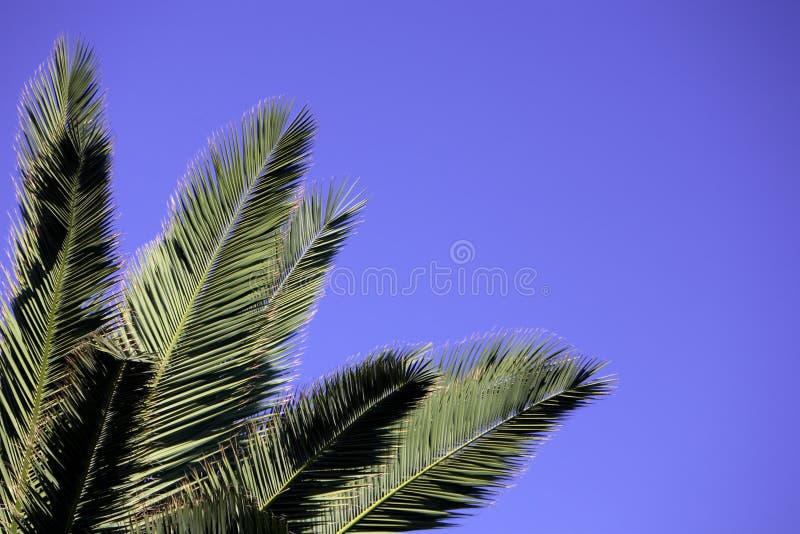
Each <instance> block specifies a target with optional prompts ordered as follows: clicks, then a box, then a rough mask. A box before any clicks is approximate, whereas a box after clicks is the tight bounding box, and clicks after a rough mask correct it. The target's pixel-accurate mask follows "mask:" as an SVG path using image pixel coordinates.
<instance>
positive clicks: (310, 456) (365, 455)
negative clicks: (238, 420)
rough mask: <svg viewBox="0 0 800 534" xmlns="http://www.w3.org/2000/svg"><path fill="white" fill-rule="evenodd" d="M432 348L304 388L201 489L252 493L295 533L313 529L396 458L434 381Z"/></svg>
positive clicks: (384, 356) (381, 357) (374, 360)
mask: <svg viewBox="0 0 800 534" xmlns="http://www.w3.org/2000/svg"><path fill="white" fill-rule="evenodd" d="M427 349H428V348H427V347H419V348H417V349H392V348H388V349H382V350H380V351H378V352H376V353H373V354H372V355H370V356H369V357H367V358H366V359H365V360H364V361H362V362H360V363H358V364H356V365H355V366H353V367H350V368H348V369H345V370H342V371H339V372H337V373H335V374H333V375H331V376H329V377H327V378H325V379H323V380H321V381H319V382H317V383H316V384H314V385H312V386H311V387H309V388H306V389H304V390H303V391H301V392H300V393H299V394H298V395H297V396H296V397H295V398H294V399H293V400H292V401H291V402H289V403H288V404H286V405H285V406H284V407H283V409H282V410H281V412H280V413H278V414H276V415H275V416H273V417H272V418H271V419H269V420H267V422H266V423H264V425H263V426H261V427H257V428H254V429H253V430H252V431H251V433H250V434H249V436H248V437H247V438H245V439H243V440H242V442H241V444H240V446H239V450H238V454H237V455H236V456H234V455H231V454H225V455H223V457H222V459H221V461H218V462H215V463H212V464H211V465H210V466H209V468H208V469H207V470H206V472H205V473H203V474H202V476H201V477H199V478H198V479H197V484H198V485H199V486H201V487H202V488H203V491H205V492H206V493H211V494H213V493H215V492H218V491H222V490H224V489H225V488H233V489H234V490H235V491H238V492H244V493H246V494H248V495H252V496H253V498H254V500H255V503H256V504H257V505H258V506H259V507H260V508H261V509H266V510H269V511H271V512H272V513H274V514H277V515H280V516H283V517H286V518H287V519H288V520H289V523H290V529H291V530H292V531H293V532H305V531H308V529H309V528H313V527H314V526H315V525H316V524H317V523H318V521H319V520H320V518H319V517H318V513H319V512H320V510H321V509H322V508H323V503H327V504H330V503H332V502H339V501H341V496H340V495H339V494H338V493H339V492H340V491H341V490H342V489H343V488H344V486H345V485H346V484H347V483H348V482H349V481H350V480H351V479H352V478H353V477H355V476H357V475H360V474H363V473H364V471H365V469H366V468H368V467H370V466H373V465H376V464H378V463H379V462H381V461H384V460H385V459H386V458H387V457H388V456H391V454H392V451H393V450H394V446H395V444H396V442H397V440H398V436H397V432H398V429H399V425H400V423H401V422H402V421H403V419H404V418H405V417H406V416H407V415H408V413H409V412H410V410H412V409H413V408H414V407H415V406H417V404H418V403H419V402H420V401H421V400H422V399H424V398H425V396H427V395H428V394H429V393H430V391H431V388H432V387H433V384H434V382H435V374H434V373H433V372H432V371H431V369H430V366H429V362H427V361H426V360H424V359H421V356H422V355H423V354H424V353H425V352H426V351H427Z"/></svg>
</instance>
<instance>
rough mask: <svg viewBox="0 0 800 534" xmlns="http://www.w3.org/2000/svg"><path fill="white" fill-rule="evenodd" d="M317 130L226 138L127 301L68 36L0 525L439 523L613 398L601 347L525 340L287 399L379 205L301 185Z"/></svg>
mask: <svg viewBox="0 0 800 534" xmlns="http://www.w3.org/2000/svg"><path fill="white" fill-rule="evenodd" d="M315 131H316V125H315V121H314V120H313V118H312V117H311V115H310V113H309V112H308V111H307V110H305V109H304V110H301V111H300V112H299V113H297V114H296V115H293V113H292V110H291V106H289V105H288V104H286V103H283V102H281V101H277V100H276V101H269V102H265V103H263V104H261V105H259V106H257V107H256V108H254V109H253V110H252V111H251V112H249V113H247V114H246V115H245V116H244V118H243V120H242V124H241V127H240V128H238V129H235V128H230V129H228V130H226V131H224V132H223V133H221V134H220V135H218V136H216V137H215V138H214V139H212V140H211V141H210V142H209V144H208V147H207V149H206V151H205V152H203V153H202V154H201V155H200V156H199V157H198V158H197V160H196V161H195V162H194V163H193V164H192V165H191V166H190V168H189V171H188V174H187V176H186V177H185V179H184V181H183V182H182V184H181V186H180V187H179V190H178V192H177V194H176V195H175V197H174V198H173V201H172V207H171V211H170V215H169V217H168V220H167V222H166V224H165V225H164V228H163V232H162V234H161V236H160V237H159V238H158V239H156V240H155V241H154V242H153V243H151V244H150V245H148V246H146V247H145V248H144V249H143V250H142V251H141V252H140V253H139V254H138V255H137V257H136V260H135V262H134V264H133V267H132V268H131V270H130V272H129V277H128V279H127V281H126V284H125V285H124V288H123V291H122V292H121V293H117V292H115V289H116V284H117V281H118V278H117V271H118V264H119V262H118V257H117V252H116V238H115V236H114V234H113V232H112V223H111V221H112V217H111V215H112V202H111V194H110V187H109V170H110V159H111V142H110V137H109V134H108V132H107V130H106V126H105V119H104V115H103V99H102V96H101V94H100V92H99V89H98V84H97V79H96V65H95V60H94V56H93V54H92V52H91V51H90V49H88V48H87V47H85V46H83V45H80V44H79V45H78V46H76V47H74V49H73V50H70V49H69V47H68V46H67V45H66V43H65V42H64V41H63V40H60V41H58V42H57V44H56V47H55V50H54V52H53V57H52V59H51V60H50V62H49V63H48V64H47V65H46V66H45V67H44V68H43V69H41V71H40V72H39V73H38V74H37V75H36V76H35V77H34V78H33V79H32V80H31V81H30V83H29V85H28V87H27V89H26V91H25V93H24V95H23V98H22V102H21V105H20V132H19V135H18V141H17V151H18V166H19V175H20V180H19V184H18V188H17V197H18V201H19V213H18V217H17V219H16V220H15V221H14V224H13V228H12V236H11V248H12V250H11V260H12V263H11V269H10V272H8V273H3V274H4V275H5V280H6V286H7V288H6V289H7V291H6V292H5V294H4V295H3V299H2V302H1V303H0V530H2V531H3V532H6V531H10V532H94V531H111V532H118V531H131V532H138V533H162V532H163V533H178V532H208V533H223V532H263V533H278V534H284V533H286V534H288V532H290V531H291V532H295V533H302V532H337V533H340V532H347V531H358V532H366V531H382V532H387V531H406V530H417V529H426V528H439V527H443V526H447V525H449V524H451V523H452V521H453V519H455V518H457V517H459V516H460V515H463V514H464V513H466V512H467V511H468V510H469V509H470V508H474V507H478V506H482V505H484V504H486V503H487V502H489V500H490V499H491V498H492V497H493V495H494V494H495V492H496V491H497V490H498V489H499V488H501V487H503V486H504V485H505V484H506V483H507V482H508V480H509V479H510V478H511V477H513V476H514V475H515V474H517V473H518V472H519V471H520V470H521V469H522V468H523V467H524V463H525V460H526V458H528V457H529V456H530V455H531V454H533V452H535V450H536V447H537V445H538V444H539V443H540V442H541V441H543V440H545V439H547V437H548V436H549V435H550V434H552V432H553V431H554V430H555V429H556V428H557V427H558V425H559V423H560V422H561V421H562V420H563V419H564V418H565V417H566V416H567V415H568V414H569V413H571V412H572V411H573V410H575V409H576V408H578V407H580V406H582V405H584V404H586V403H588V402H590V401H592V400H593V399H595V398H597V397H600V396H602V395H605V394H606V393H608V392H609V390H610V388H611V384H610V381H609V379H608V378H603V377H598V372H599V370H600V368H601V367H602V366H603V364H602V363H601V362H598V361H596V360H592V359H589V358H585V357H582V356H581V355H579V354H577V353H575V352H574V351H573V350H572V349H571V348H569V347H568V346H566V345H564V344H562V343H561V342H560V341H558V340H556V339H554V338H552V337H550V336H547V335H539V334H535V333H508V334H495V335H490V336H486V337H484V338H480V339H476V340H472V341H466V342H463V343H461V344H457V345H455V346H453V347H447V348H445V349H444V350H442V351H441V352H439V353H438V354H437V353H435V352H433V351H432V350H431V349H430V347H429V346H427V345H426V346H419V347H408V348H394V347H388V348H384V349H380V350H377V351H375V352H373V353H372V354H370V355H369V356H368V357H367V358H366V359H364V360H363V361H361V362H358V363H356V364H353V365H352V366H350V367H347V368H344V369H341V370H339V371H338V372H335V373H333V374H331V375H330V376H328V377H325V378H323V379H321V380H320V381H318V382H316V383H314V384H312V385H311V386H309V387H307V388H305V389H301V390H296V391H295V392H294V393H292V394H288V393H287V385H286V383H287V381H288V379H289V376H288V375H289V371H290V369H291V367H292V365H293V364H294V361H295V356H296V354H297V352H298V346H299V344H300V341H301V339H302V336H301V332H302V330H303V328H304V326H305V325H306V324H307V322H308V321H309V319H310V318H311V316H312V315H313V312H314V307H315V303H316V301H317V299H318V298H319V297H320V296H321V294H322V290H323V285H324V282H325V276H326V274H327V273H328V272H329V270H330V269H331V267H332V264H333V261H334V259H335V257H336V255H337V253H338V252H339V250H340V249H341V247H342V245H343V243H344V241H345V240H346V238H347V237H348V236H349V235H350V234H351V233H352V231H353V229H354V227H355V225H356V222H357V219H358V216H359V213H360V211H361V209H362V207H363V205H364V201H363V200H362V199H361V198H359V196H358V195H354V194H353V189H352V187H348V186H344V185H342V186H333V185H332V186H330V188H328V189H327V190H324V189H322V188H318V187H312V188H311V189H310V190H309V191H305V190H304V188H303V185H302V181H301V180H302V177H303V175H304V174H305V172H306V170H307V168H308V166H309V158H310V150H311V144H312V140H313V137H314V135H315ZM112 302H113V305H112Z"/></svg>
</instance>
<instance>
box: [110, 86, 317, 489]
mask: <svg viewBox="0 0 800 534" xmlns="http://www.w3.org/2000/svg"><path fill="white" fill-rule="evenodd" d="M290 114H291V110H290V108H289V107H288V106H287V105H284V104H281V103H279V102H268V103H265V104H262V105H260V106H258V107H257V108H256V109H254V110H253V111H252V112H251V113H248V114H247V115H246V116H245V117H244V119H243V122H242V127H241V130H240V131H239V132H237V131H235V130H233V129H231V130H229V131H228V132H227V133H225V134H222V135H221V136H219V137H218V138H217V139H216V140H212V141H211V142H210V143H209V147H208V150H207V153H206V154H204V155H203V156H201V157H200V158H198V160H197V161H196V162H195V164H194V165H193V166H192V167H191V169H190V171H189V174H188V176H187V178H186V180H185V182H184V184H183V185H182V187H181V189H180V191H179V192H178V194H177V195H176V196H175V197H174V199H173V211H172V214H171V216H170V219H169V222H168V223H167V226H166V227H165V230H164V234H163V236H162V237H161V238H160V239H159V240H157V241H156V242H155V243H153V244H151V245H150V246H148V247H146V249H145V250H144V251H143V252H142V253H140V255H139V256H138V261H137V263H136V265H135V266H134V267H133V269H132V274H131V276H130V277H129V280H128V284H127V289H126V303H127V311H128V314H127V317H129V318H130V321H129V324H130V336H131V338H132V339H133V340H134V342H135V344H136V345H137V346H138V348H139V350H141V351H142V352H145V353H148V354H152V355H153V357H154V360H155V369H154V372H153V376H152V378H151V379H150V381H149V382H148V384H147V393H146V395H145V397H144V399H142V401H141V403H140V404H139V405H138V409H139V417H140V418H142V419H146V427H144V428H145V431H144V432H143V433H142V434H141V436H139V437H138V438H137V440H136V442H135V443H134V444H133V446H132V449H133V450H134V451H135V452H136V453H137V456H138V458H137V463H138V465H139V466H140V467H138V468H137V469H136V471H135V472H134V473H132V477H131V479H130V481H131V482H132V483H133V484H135V485H136V491H137V493H138V495H137V499H148V498H151V497H153V496H154V495H155V494H156V493H157V492H159V491H160V490H163V489H164V488H167V487H170V486H172V485H174V484H175V483H176V482H177V481H179V480H180V479H181V478H182V477H183V475H184V474H185V472H186V470H187V469H188V467H189V466H190V465H191V464H192V462H196V461H198V460H200V459H201V458H203V457H204V456H205V455H207V454H208V453H210V452H212V451H213V450H215V449H216V448H217V444H218V442H219V441H220V440H222V439H224V438H225V437H226V436H230V435H232V434H233V433H235V432H236V430H235V425H236V424H238V422H239V421H241V420H243V419H244V418H245V417H247V416H249V415H252V414H253V413H255V412H257V411H258V410H260V409H262V408H263V407H264V406H265V405H264V402H265V400H266V399H265V396H266V394H267V393H268V392H276V391H278V390H279V389H280V387H281V385H282V384H283V383H284V382H285V380H286V376H285V375H286V368H287V365H286V362H285V361H284V355H282V354H278V355H270V354H266V355H265V353H264V352H263V351H262V350H260V349H261V347H262V339H261V337H262V332H263V328H264V325H265V323H266V316H265V314H264V313H263V312H262V310H261V309H260V308H261V305H262V301H261V295H260V292H259V291H255V290H254V284H257V283H258V280H259V279H261V278H263V277H265V276H266V273H268V272H269V271H270V269H272V268H273V266H272V265H271V264H270V261H271V260H273V259H274V254H272V253H271V251H272V250H274V246H275V245H274V243H275V242H276V240H279V239H280V236H281V230H282V228H283V227H284V226H285V224H286V222H287V220H288V218H289V216H290V213H291V211H292V208H293V206H294V202H295V198H296V195H297V188H298V183H299V182H298V180H299V179H300V177H301V176H302V175H303V173H304V172H305V170H306V169H307V167H308V156H309V150H310V146H311V141H312V138H313V136H314V132H315V124H314V121H313V119H312V118H311V116H310V115H309V113H308V112H307V111H305V110H304V111H301V112H300V113H299V114H298V115H297V116H296V117H295V118H294V120H292V121H291V123H289V117H290ZM287 123H288V124H287ZM254 380H257V383H258V387H257V388H254V387H251V386H252V383H253V382H254ZM124 381H125V377H123V382H124Z"/></svg>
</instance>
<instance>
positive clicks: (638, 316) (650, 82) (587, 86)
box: [0, 0, 800, 533]
mask: <svg viewBox="0 0 800 534" xmlns="http://www.w3.org/2000/svg"><path fill="white" fill-rule="evenodd" d="M118 4H121V3H117V2H98V3H96V4H89V3H84V2H54V3H52V4H49V5H48V4H44V3H39V2H31V1H28V2H6V3H4V4H3V6H2V7H0V44H1V45H2V50H3V53H2V55H1V56H0V71H2V73H3V74H2V80H3V81H2V84H0V172H2V173H3V174H4V176H6V177H7V178H8V179H3V180H2V181H0V200H1V202H0V205H1V206H2V209H3V210H8V209H10V208H11V207H12V188H11V180H10V177H11V175H12V174H13V173H14V158H13V151H12V143H13V135H14V131H15V128H16V103H17V100H18V97H19V94H20V89H21V87H22V85H23V83H24V82H25V80H26V79H27V78H28V77H29V75H30V74H31V73H32V72H33V70H34V68H35V67H36V65H38V64H39V63H40V62H41V61H42V60H43V59H44V58H45V57H46V56H47V54H48V51H49V48H50V46H51V44H52V42H53V40H54V38H55V37H56V35H57V34H58V33H60V32H66V33H68V34H70V35H73V36H74V35H81V36H83V37H85V38H86V39H87V40H89V41H90V42H92V43H93V44H94V45H95V47H96V48H97V51H98V53H99V56H100V59H101V62H102V74H103V81H104V82H105V85H106V86H107V88H108V115H109V118H110V121H111V124H112V128H113V131H114V134H115V138H116V151H115V168H114V170H115V180H116V182H115V191H116V194H117V203H118V205H119V207H120V213H121V215H120V218H119V225H120V228H121V231H122V235H123V245H124V249H125V251H126V252H131V251H133V250H134V249H135V248H136V247H137V246H138V245H140V244H142V243H144V242H145V241H146V240H148V239H150V238H151V237H152V236H153V235H154V234H155V233H156V232H157V231H158V230H159V228H160V224H161V223H160V221H161V219H162V217H163V215H164V213H165V209H166V203H167V199H168V197H169V195H170V193H171V192H172V191H173V188H174V186H175V184H176V180H177V179H178V177H179V176H180V175H181V174H182V173H183V171H184V169H185V166H186V164H187V162H188V161H189V160H190V159H191V158H192V156H193V155H194V154H195V152H196V151H197V150H198V149H199V148H201V146H202V145H203V143H204V141H205V139H206V137H207V136H208V134H209V133H210V132H211V131H212V130H214V129H217V128H219V127H220V126H222V125H223V124H225V123H227V122H229V121H231V120H238V118H239V116H240V114H241V112H242V111H244V110H245V109H247V108H248V107H250V106H251V105H252V104H254V103H255V102H256V101H257V100H259V99H261V98H263V97H269V96H273V95H286V96H293V97H295V98H296V99H297V102H298V103H300V104H303V103H307V104H309V105H310V106H311V107H312V108H313V109H314V111H315V112H316V114H317V116H318V118H319V121H320V124H321V129H320V134H319V141H318V145H317V147H318V148H317V152H316V157H315V161H316V164H315V167H314V168H313V170H312V172H311V176H312V177H313V178H315V179H319V180H324V179H328V178H330V177H334V176H338V177H351V178H352V177H360V184H361V186H362V187H363V188H364V189H366V191H367V192H368V194H369V197H370V199H371V201H370V205H369V207H368V209H367V212H366V220H365V223H364V224H363V225H362V226H361V228H360V230H359V233H358V234H357V235H356V236H355V238H354V239H353V240H352V242H351V244H350V246H349V248H347V250H346V251H345V253H344V254H343V255H342V257H341V261H340V262H339V265H340V266H341V267H342V268H348V269H351V270H352V272H353V273H363V272H364V270H365V269H368V268H370V267H387V268H392V269H394V271H395V272H396V273H398V279H399V281H400V284H401V285H402V284H403V281H404V280H407V279H408V278H409V277H410V276H411V273H412V272H413V270H414V268H415V267H426V266H429V265H430V264H431V262H432V261H435V262H437V264H438V265H441V266H450V267H451V268H454V267H457V266H458V265H456V264H454V263H453V262H452V261H451V258H450V247H451V244H452V243H453V242H454V241H457V240H468V241H469V242H470V243H471V246H472V247H473V249H472V251H474V253H475V255H474V258H472V261H470V262H468V263H467V264H462V267H463V268H465V269H466V268H469V269H475V268H478V267H497V268H499V269H502V270H504V272H506V273H512V274H513V273H516V272H518V271H519V269H521V268H531V269H535V270H536V273H537V276H536V278H535V279H534V282H533V286H534V288H535V291H536V294H535V295H533V296H529V295H522V294H520V292H519V291H514V290H513V288H512V290H511V291H509V294H508V295H506V296H503V295H499V294H491V292H490V291H488V290H485V291H474V292H468V293H471V294H465V295H462V294H459V292H458V291H456V290H453V291H449V292H446V293H447V294H444V295H442V294H439V293H442V291H437V290H435V289H434V288H431V287H430V285H429V284H428V285H425V284H422V285H420V287H418V288H417V290H416V291H414V292H412V294H410V295H390V294H386V293H384V294H383V295H378V294H377V291H370V290H368V289H369V288H366V289H367V290H365V291H362V293H366V294H358V295H339V294H329V295H328V297H326V298H325V299H324V300H323V302H322V304H321V306H320V309H319V313H318V315H317V317H316V320H315V322H314V323H313V325H312V327H311V329H310V338H309V341H308V350H307V353H306V355H305V360H304V364H303V367H302V369H301V374H302V379H303V380H307V379H309V378H310V377H313V376H314V375H316V374H318V373H321V372H324V371H326V370H330V369H332V368H333V367H335V366H336V365H337V364H339V363H341V362H342V361H343V359H344V358H345V357H347V356H349V355H352V354H354V353H357V352H363V351H366V350H368V349H370V348H372V347H373V346H375V345H378V344H383V343H385V342H389V341H392V340H409V341H416V340H433V341H437V342H439V341H444V340H446V339H457V338H461V337H463V336H465V335H468V334H471V333H474V332H482V331H485V330H489V329H491V328H493V327H497V326H509V327H517V326H521V327H535V326H538V327H544V328H547V329H550V330H553V331H556V332H558V333H559V334H561V335H563V336H564V337H566V338H567V339H568V340H570V341H572V342H573V343H575V344H576V345H577V346H578V347H579V348H581V349H582V350H584V351H586V352H589V353H592V354H596V355H598V356H602V357H604V358H608V359H610V360H612V367H611V370H613V371H614V372H616V373H618V374H619V376H620V386H619V390H618V392H617V393H616V394H615V395H614V396H613V397H612V398H610V399H607V400H604V401H602V402H599V403H597V404H596V405H594V406H592V407H589V408H587V409H584V410H582V411H581V412H580V413H578V414H577V415H576V416H575V417H574V418H572V419H571V420H570V421H569V422H568V423H567V425H566V426H565V428H564V429H563V430H562V431H561V432H560V433H558V434H557V435H556V437H555V439H554V440H553V441H552V442H550V443H548V444H546V445H545V447H544V448H543V450H542V452H541V453H540V454H539V456H538V458H537V459H536V460H535V461H534V462H533V463H532V464H531V467H530V469H529V471H528V473H527V474H526V475H525V477H524V478H522V479H521V480H520V481H519V482H518V484H517V485H516V486H515V487H514V488H513V489H510V490H508V491H505V492H504V493H503V494H502V495H501V496H500V498H499V499H498V502H497V504H496V505H495V506H493V507H490V508H487V509H485V510H482V511H480V512H479V513H478V515H477V517H474V518H471V519H468V520H465V522H464V526H463V527H459V528H458V529H455V531H457V532H463V533H473V532H474V533H478V532H542V533H578V532H593V533H620V532H664V533H667V532H669V533H672V532H787V531H789V530H792V529H793V528H794V527H795V526H796V525H795V523H796V521H795V520H794V518H793V517H790V515H791V514H792V513H793V512H792V510H793V509H794V508H795V507H796V502H795V501H796V497H797V487H796V481H797V480H798V477H799V476H800V468H799V467H798V460H797V454H796V452H797V449H798V431H797V407H798V403H797V400H796V398H797V396H796V393H795V392H794V388H795V384H796V381H797V373H798V343H797V324H798V319H800V317H799V315H800V314H798V301H799V300H800V290H799V288H800V285H799V284H798V282H797V276H798V273H800V257H799V255H798V246H797V238H798V230H799V229H800V228H799V227H798V223H799V222H800V215H798V211H797V203H798V200H800V196H799V195H798V192H799V191H798V189H799V186H798V179H800V150H798V141H800V137H799V136H798V124H799V123H800V107H799V106H800V87H798V85H799V82H800V70H799V69H798V63H797V62H798V54H799V53H800V47H799V46H798V45H800V32H799V31H798V29H800V9H799V8H798V7H797V6H798V5H797V4H796V3H792V2H783V3H782V2H769V1H768V2H761V1H753V2H732V1H731V2H722V1H720V2H712V3H709V2H697V1H691V2H639V1H630V2H614V1H612V2H591V1H587V2H554V1H552V2H551V1H548V2H517V3H506V2H497V3H494V4H492V5H490V4H489V3H473V5H471V6H468V5H467V4H466V3H462V2H453V3H449V4H446V3H440V2H436V3H428V2H424V3H417V4H414V3H412V2H396V3H393V5H392V4H390V3H387V2H364V3H350V2H335V3H330V2H326V3H322V2H320V3H318V4H317V3H298V2H279V3H276V2H267V1H263V0H262V1H260V2H255V3H244V2H224V3H202V2H198V1H195V2H190V3H187V4H185V5H178V4H176V3H170V6H166V5H162V4H166V2H158V3H153V4H149V3H148V2H136V3H133V2H131V3H129V4H128V5H127V6H122V5H118ZM7 232H8V220H7V218H3V219H0V233H2V235H3V236H5V235H7ZM470 272H471V271H470ZM362 289H364V288H362Z"/></svg>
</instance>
